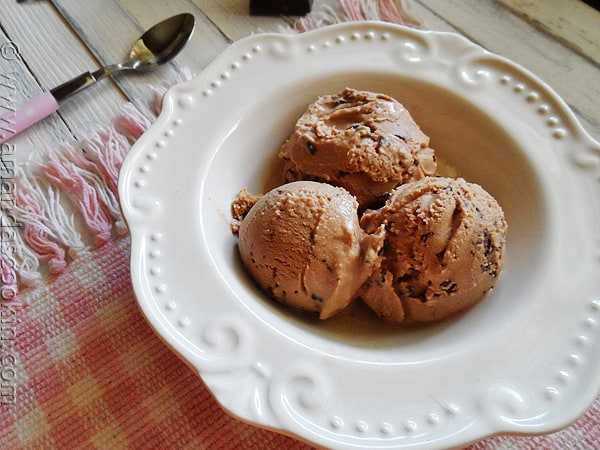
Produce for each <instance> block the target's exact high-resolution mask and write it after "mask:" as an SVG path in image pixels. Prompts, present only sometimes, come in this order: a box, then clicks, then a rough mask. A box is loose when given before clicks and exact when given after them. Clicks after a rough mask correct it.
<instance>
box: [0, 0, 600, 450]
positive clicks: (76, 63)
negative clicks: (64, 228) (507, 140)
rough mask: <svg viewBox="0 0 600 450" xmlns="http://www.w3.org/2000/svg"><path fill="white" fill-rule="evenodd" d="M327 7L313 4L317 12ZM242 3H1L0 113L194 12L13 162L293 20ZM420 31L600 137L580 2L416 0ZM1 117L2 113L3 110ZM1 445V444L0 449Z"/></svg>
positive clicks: (34, 133)
mask: <svg viewBox="0 0 600 450" xmlns="http://www.w3.org/2000/svg"><path fill="white" fill-rule="evenodd" d="M325 1H329V2H331V1H332V0H315V2H314V6H313V8H314V9H315V8H317V7H319V5H320V4H322V3H323V2H325ZM248 3H249V2H248V0H220V1H214V0H172V1H168V2H158V1H157V2H149V1H147V0H52V1H50V2H47V1H35V0H31V1H27V0H24V1H15V0H0V107H4V108H5V109H8V108H11V107H12V108H14V107H16V106H17V105H18V104H20V103H22V102H23V101H24V100H26V99H28V98H32V97H34V96H36V95H38V94H40V93H41V92H43V91H47V90H49V89H51V88H53V87H54V86H56V85H58V84H60V83H62V82H64V81H66V80H68V79H70V78H71V77H73V76H76V75H79V74H80V73H82V72H85V71H88V70H93V69H95V68H97V67H99V66H100V65H103V64H110V63H115V62H119V61H121V60H122V59H123V58H124V56H125V55H126V54H127V53H128V49H129V47H130V46H131V44H132V43H133V42H134V41H135V40H136V39H137V37H138V36H139V35H140V34H141V33H142V32H143V31H144V30H145V29H147V28H148V27H150V26H151V25H153V24H155V23H156V22H158V21H160V20H161V19H163V18H165V17H167V16H170V15H173V14H176V13H180V12H191V13H193V14H194V15H195V16H196V19H197V28H196V32H195V33H194V36H193V38H192V41H191V43H190V44H189V45H188V46H187V47H186V48H185V49H184V51H183V52H182V53H181V54H180V55H179V56H178V57H177V58H176V59H175V60H174V61H173V62H171V63H169V64H168V65H166V66H164V67H162V68H160V69H158V70H157V71H155V72H152V73H148V74H143V75H139V74H131V73H129V74H124V75H118V76H115V77H114V80H113V81H112V82H111V81H110V80H105V81H103V82H102V83H98V84H97V85H96V86H93V87H92V88H90V89H88V90H87V91H85V92H83V93H81V94H80V95H79V96H78V97H77V98H76V99H72V100H70V101H69V102H67V103H65V104H64V105H63V106H62V107H61V109H60V111H59V112H58V113H55V114H53V115H52V116H50V117H49V118H47V119H46V120H44V121H43V122H42V123H39V124H37V125H35V126H33V127H32V128H30V129H29V130H27V131H26V132H24V133H23V134H21V135H19V136H17V137H16V138H14V139H13V140H11V141H10V143H11V148H14V150H15V151H14V157H15V158H16V160H17V161H24V160H26V159H28V158H31V157H34V156H35V154H36V153H37V152H39V151H41V150H44V149H47V148H52V147H58V146H59V145H60V144H61V143H63V142H69V141H73V140H75V139H77V136H79V135H81V133H85V131H86V130H89V129H91V128H93V127H94V126H96V125H98V124H104V123H108V122H109V121H110V120H111V119H112V118H113V117H114V116H115V115H116V114H117V113H118V111H119V109H120V107H121V106H122V104H123V103H124V102H125V101H131V102H133V103H134V104H135V105H136V106H137V107H138V108H140V109H141V110H142V111H145V112H147V113H148V116H150V111H149V110H148V108H149V106H148V104H147V98H148V84H156V83H160V82H161V81H165V80H166V82H168V83H174V82H176V81H177V80H178V79H181V74H182V71H183V70H184V68H188V69H189V70H191V72H192V73H199V72H201V71H202V70H203V69H204V68H205V67H206V66H207V65H208V64H209V63H210V62H211V60H213V58H215V57H216V56H217V55H218V54H219V53H220V52H222V51H223V50H224V49H225V48H226V47H227V46H228V45H229V44H231V43H232V42H234V41H236V40H238V39H240V38H242V37H244V36H247V35H249V34H251V33H255V32H259V31H278V30H280V29H281V28H282V27H285V26H289V25H290V24H292V23H293V19H292V18H273V17H250V16H249V14H248ZM412 5H413V6H412V8H413V12H414V14H415V15H416V16H417V17H419V18H420V20H421V22H422V27H423V28H425V29H431V30H441V31H454V32H457V33H460V34H462V35H464V36H466V37H468V38H469V39H471V40H473V41H475V42H476V43H478V44H480V45H482V46H483V47H485V48H487V49H488V50H490V51H492V52H495V53H498V54H500V55H502V56H505V57H508V58H510V59H512V60H514V61H515V62H517V63H519V64H521V65H523V66H524V67H525V68H527V69H529V70H530V71H532V72H533V73H535V74H536V75H538V76H539V77H540V78H542V79H543V80H545V81H546V82H547V83H548V84H549V85H550V86H551V87H552V88H554V90H556V91H557V92H558V94H559V95H561V96H562V98H563V99H564V100H565V101H566V102H567V103H568V104H569V106H570V107H571V108H572V109H573V111H574V112H575V114H576V115H577V117H578V118H579V120H580V121H581V123H582V124H583V126H584V127H585V129H586V130H587V131H588V132H589V133H590V134H591V136H592V137H593V138H595V139H596V140H599V141H600V106H599V104H600V12H599V11H598V10H595V9H593V8H592V7H591V6H589V5H587V4H586V3H584V2H581V1H579V0H537V1H536V0H497V1H491V0H415V1H413V2H412ZM2 112H3V111H2V110H1V109H0V113H2ZM0 446H1V445H0Z"/></svg>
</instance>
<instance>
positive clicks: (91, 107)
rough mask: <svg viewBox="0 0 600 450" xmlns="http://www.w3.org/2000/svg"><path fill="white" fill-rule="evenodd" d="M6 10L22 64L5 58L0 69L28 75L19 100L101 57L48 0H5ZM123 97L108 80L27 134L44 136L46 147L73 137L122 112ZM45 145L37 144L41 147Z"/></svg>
mask: <svg viewBox="0 0 600 450" xmlns="http://www.w3.org/2000/svg"><path fill="white" fill-rule="evenodd" d="M0 8H1V10H2V16H1V19H0V23H1V26H2V29H3V30H4V32H5V33H6V37H5V39H6V41H7V42H11V43H12V44H14V45H15V46H16V47H18V49H19V60H18V63H19V64H18V66H12V67H11V65H10V64H9V61H6V60H0V70H1V71H2V73H5V72H6V71H11V70H12V71H14V72H12V73H15V74H22V75H19V76H18V87H17V99H18V103H22V102H23V101H25V100H26V99H29V98H32V97H34V96H36V95H39V94H40V93H41V92H42V91H46V90H49V89H51V88H53V87H54V86H56V85H57V84H60V83H62V82H64V81H66V80H68V79H69V78H70V77H72V76H75V75H78V74H79V73H81V72H82V71H84V70H87V69H88V68H90V67H92V68H93V67H95V66H96V62H95V60H94V59H93V58H92V56H91V55H90V54H89V52H88V51H87V49H86V48H85V47H84V46H83V45H82V44H81V41H80V40H79V39H78V38H77V36H75V35H74V34H73V33H72V32H71V31H70V30H69V27H68V26H67V25H66V24H65V23H64V21H62V19H61V18H60V17H59V16H58V15H57V14H56V11H55V10H54V8H53V7H52V5H50V4H48V3H46V2H27V3H17V2H14V1H10V0H1V1H0ZM13 63H15V62H13ZM27 74H29V76H28V75H27ZM123 100H124V99H123V96H122V95H121V94H120V93H119V92H118V91H117V90H115V89H114V87H113V86H111V84H110V83H103V85H99V86H95V87H94V88H91V89H90V90H89V91H88V92H84V93H81V94H80V95H79V96H78V98H77V99H73V101H69V102H66V103H65V104H64V105H62V107H61V109H60V111H59V113H58V114H53V115H52V116H51V117H49V118H47V119H46V120H45V121H44V122H43V123H42V124H39V125H36V126H35V127H33V129H32V130H27V131H26V134H27V135H28V136H29V135H32V136H33V135H39V140H41V142H43V143H44V146H47V145H53V142H59V141H62V140H68V139H70V138H71V130H86V129H89V128H90V127H92V126H94V125H95V124H97V123H99V122H104V123H106V122H108V121H109V120H110V119H111V118H112V117H114V116H115V115H116V113H117V111H118V107H119V105H120V104H121V103H122V102H123ZM21 140H23V142H24V143H23V145H21V150H22V151H21V152H20V153H21V154H24V153H30V151H26V148H27V147H28V145H25V142H27V138H21ZM35 140H36V139H34V141H35ZM31 143H32V144H33V142H31ZM40 146H41V145H40V144H38V145H36V147H38V148H39V147H40ZM31 151H33V150H31Z"/></svg>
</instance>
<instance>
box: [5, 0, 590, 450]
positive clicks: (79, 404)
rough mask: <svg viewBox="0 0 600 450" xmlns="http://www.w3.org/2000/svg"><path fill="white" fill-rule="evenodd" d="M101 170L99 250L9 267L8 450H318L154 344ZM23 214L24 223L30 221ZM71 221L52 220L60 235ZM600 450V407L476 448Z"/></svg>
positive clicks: (53, 254)
mask: <svg viewBox="0 0 600 450" xmlns="http://www.w3.org/2000/svg"><path fill="white" fill-rule="evenodd" d="M388 3H389V2H388ZM130 119H131V117H130ZM125 122H126V124H128V125H127V126H125V127H123V126H122V127H121V128H120V129H116V128H113V129H112V131H111V133H113V134H112V135H110V133H109V135H110V136H109V137H108V138H106V136H105V138H104V139H98V140H96V141H93V142H96V145H97V146H100V147H101V148H100V149H96V150H99V151H100V152H103V153H102V155H104V156H106V157H109V156H111V155H112V159H113V160H115V159H117V160H118V158H117V157H116V156H115V152H114V148H113V147H115V145H114V144H115V142H118V143H120V144H119V145H120V148H121V150H122V149H123V147H125V148H126V147H127V145H125V144H124V143H125V142H127V143H131V141H132V140H134V139H135V137H136V136H139V134H140V133H141V132H142V131H143V130H144V128H145V127H146V126H147V125H148V123H144V121H143V120H141V119H140V120H138V121H137V122H136V120H129V121H125ZM125 135H127V138H126V137H124V136H125ZM119 136H120V137H121V139H120V140H119V139H118V138H119ZM115 139H117V140H116V141H115ZM88 145H90V144H89V143H88ZM88 163H89V161H88ZM107 164H108V163H107ZM115 164H117V165H118V161H117V162H116V163H115ZM68 167H71V166H68ZM71 168H72V167H71ZM46 169H48V168H47V167H46ZM55 169H56V168H55ZM96 169H97V177H98V178H103V180H104V183H103V184H102V185H103V186H104V188H105V189H106V191H105V193H104V195H96V194H94V195H92V193H93V192H96V193H97V190H94V191H85V190H83V191H82V190H79V191H73V192H71V196H70V198H71V201H73V202H74V204H75V205H76V206H77V205H79V208H80V209H82V210H83V211H84V212H83V213H82V215H83V216H85V215H88V216H89V217H87V220H88V221H89V225H90V226H91V227H92V228H93V226H96V228H94V230H95V231H94V233H95V234H94V236H95V238H96V239H95V240H94V239H93V240H94V246H93V248H92V249H86V248H83V247H81V248H80V247H78V246H77V245H76V244H77V243H78V242H80V241H79V240H78V239H77V236H75V237H74V236H71V237H68V236H66V237H65V236H62V238H61V236H57V234H58V233H57V232H56V230H54V231H53V229H52V227H50V226H49V227H48V228H44V227H43V226H42V225H43V223H38V224H37V225H38V226H37V228H35V227H33V230H30V234H31V236H29V237H28V238H27V242H29V241H31V243H32V244H31V246H33V247H35V248H36V249H37V250H36V251H35V252H33V253H35V256H36V257H38V258H39V260H40V261H41V262H42V266H43V267H46V266H47V267H46V268H47V269H49V270H50V272H51V274H50V275H48V276H47V277H46V278H44V279H43V280H42V281H38V282H37V284H36V285H35V286H34V287H29V288H27V284H28V283H29V284H32V282H31V281H32V280H31V279H30V280H29V281H27V280H26V278H27V276H29V277H30V278H31V273H32V272H35V270H34V269H35V267H34V268H33V269H32V268H31V267H26V266H27V262H28V261H29V262H30V263H31V261H30V259H31V255H30V254H29V253H27V252H26V251H25V250H24V249H19V248H14V249H12V251H13V253H11V254H10V255H8V254H7V253H6V252H5V253H4V256H5V260H4V262H3V267H4V268H7V266H5V265H4V263H6V262H7V261H8V260H7V258H8V257H9V256H10V257H13V256H14V257H15V258H16V259H17V260H19V261H20V263H21V268H24V269H23V270H22V273H21V274H20V275H19V273H17V274H16V276H17V277H19V281H21V282H24V281H25V283H21V284H24V285H25V286H24V287H23V286H22V287H21V292H20V293H19V294H17V295H14V296H13V295H12V293H13V290H16V287H17V284H16V283H12V282H11V279H10V277H11V276H14V274H12V275H11V272H10V271H9V270H8V271H3V278H2V279H3V285H2V291H1V293H2V298H1V300H0V325H1V326H0V448H2V449H20V448H24V449H25V448H27V449H46V448H48V449H50V448H61V449H63V448H64V449H66V448H68V449H77V448H82V449H84V448H101V449H118V448H144V449H146V448H157V449H184V448H189V449H240V448H245V449H265V450H266V449H274V450H275V449H277V450H279V449H283V448H286V449H309V448H312V447H311V446H309V445H307V444H305V443H302V442H300V441H298V440H295V439H293V438H290V437H286V436H283V435H281V434H278V433H275V432H272V431H267V430H263V429H259V428H257V427H254V426H252V425H249V424H246V423H243V422H241V421H239V420H237V419H235V418H232V417H230V416H229V415H227V414H226V413H225V412H224V411H223V410H222V409H221V407H220V406H219V405H218V404H217V402H216V401H215V400H214V398H213V397H212V395H211V394H210V392H209V391H208V390H207V388H206V387H205V386H204V385H203V383H202V381H201V380H200V378H199V376H198V374H197V373H195V372H194V371H193V370H192V369H191V368H189V367H188V366H187V365H186V364H185V363H183V362H182V361H181V360H180V359H178V357H176V356H175V355H174V354H173V353H172V352H171V351H170V350H169V349H168V347H167V346H166V345H165V344H164V343H163V342H162V341H161V340H160V339H159V338H158V337H157V336H156V335H155V334H154V332H153V331H152V329H151V328H150V327H149V325H148V324H147V322H146V321H145V319H144V318H143V316H142V315H141V312H140V310H139V308H138V305H137V303H136V300H135V297H134V294H133V292H132V287H131V282H130V277H129V275H130V274H129V250H130V242H129V238H128V237H127V235H126V234H123V233H122V230H123V229H122V223H121V224H119V219H120V218H119V214H118V211H114V208H112V209H111V208H110V198H108V197H110V195H107V194H106V193H107V192H112V194H113V195H115V194H116V192H115V185H114V182H115V176H116V174H115V173H112V175H111V170H109V169H110V167H107V166H106V165H104V166H102V167H100V166H97V167H96ZM113 169H114V167H113ZM87 170H92V168H90V167H88V168H87ZM112 172H114V170H113V171H112ZM74 173H75V172H74ZM76 173H79V172H76ZM79 174H80V175H81V173H79ZM67 175H68V174H67ZM82 177H83V178H85V176H83V175H82ZM87 179H88V180H91V179H92V178H89V177H88V178H87ZM111 180H112V182H111ZM53 186H54V187H55V189H57V190H60V189H63V190H64V189H67V190H68V187H69V186H66V185H65V186H63V185H61V184H60V183H56V184H54V185H53ZM96 187H97V186H96ZM34 197H35V196H34ZM34 200H35V199H34ZM38 200H39V199H38ZM23 201H25V202H27V201H29V202H30V203H29V204H30V205H38V206H39V205H40V202H39V201H38V202H35V201H33V200H32V199H31V198H29V200H27V198H25V197H24V200H23ZM42 203H43V202H42ZM42 206H43V205H42ZM46 206H48V205H46ZM113 206H114V205H113ZM86 208H87V209H86ZM34 209H35V208H34ZM41 209H42V211H41V212H44V211H43V210H44V208H41ZM46 209H47V208H46ZM111 211H112V212H111ZM38 212H39V211H38ZM91 212H95V214H91ZM21 213H22V215H21V217H25V218H26V217H28V216H27V215H26V214H25V215H23V214H24V212H23V211H21ZM45 213H46V214H48V211H45ZM101 213H102V214H101ZM9 219H11V217H9V216H8V215H6V214H5V215H4V216H3V233H5V231H6V234H3V242H4V237H6V238H7V239H6V240H9V239H8V238H11V237H12V235H11V234H9V233H8V227H7V229H6V230H5V229H4V225H8V224H9ZM63 221H64V218H63V219H60V218H58V219H57V218H56V217H52V222H53V223H55V224H56V223H58V224H59V225H60V223H63ZM84 221H86V220H85V219H84ZM103 221H104V222H103ZM102 224H104V225H106V224H108V225H110V228H109V229H108V235H106V233H104V234H103V231H102V230H104V231H106V227H104V228H103V227H102V226H101V225H102ZM119 230H121V231H119ZM36 233H37V234H36ZM20 239H21V238H16V237H15V241H14V245H15V246H18V245H24V242H22V241H21V240H20ZM82 239H83V238H82ZM25 244H26V243H25ZM53 245H54V247H53ZM3 249H4V250H6V249H5V248H4V247H3ZM44 252H45V253H44ZM61 252H62V253H61ZM30 253H31V252H30ZM28 258H29V259H28ZM30 265H31V264H30ZM9 268H10V267H9ZM17 272H18V271H17ZM598 448H600V400H596V402H595V403H594V404H593V406H592V407H591V409H589V410H588V411H587V413H586V414H585V415H584V416H583V417H582V418H581V419H580V420H578V421H577V422H576V423H575V424H573V425H572V426H570V427H569V428H567V429H565V430H562V431H560V432H557V433H553V434H549V435H545V436H535V437H518V436H499V437H493V438H489V439H486V440H483V441H481V442H478V443H475V444H472V445H471V446H469V447H468V449H469V450H475V449H556V450H562V449H598Z"/></svg>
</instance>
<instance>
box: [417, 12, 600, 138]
mask: <svg viewBox="0 0 600 450" xmlns="http://www.w3.org/2000/svg"><path fill="white" fill-rule="evenodd" d="M418 2H419V3H420V4H421V5H423V6H425V7H426V8H427V9H429V10H430V11H431V12H433V13H435V14H436V15H438V16H439V17H440V18H443V19H444V20H446V21H447V22H448V23H451V24H452V26H454V27H456V29H457V30H459V31H460V32H461V33H462V34H464V35H465V36H466V37H468V38H470V39H472V40H473V41H475V42H477V43H479V44H480V45H482V46H483V47H485V48H487V49H489V50H490V51H492V52H495V53H497V54H499V55H502V56H505V57H507V58H509V59H511V60H513V61H515V62H517V63H518V64H520V65H522V66H523V67H525V68H527V69H529V70H530V71H532V72H533V73H535V74H536V75H537V76H539V77H540V78H541V79H542V80H544V81H545V82H546V83H548V84H549V85H550V86H551V87H552V88H553V89H554V90H555V91H556V92H557V93H558V94H559V95H560V96H561V97H562V98H563V99H564V100H565V101H566V102H567V103H568V104H569V105H570V106H571V108H572V109H573V110H574V112H575V113H576V115H577V116H578V117H579V119H580V120H581V122H582V124H583V125H584V126H585V127H586V129H587V130H588V132H589V133H590V134H591V135H592V136H593V137H595V138H596V139H599V140H600V108H598V99H600V83H599V80H600V68H599V67H598V65H597V64H594V63H592V62H591V61H590V60H589V59H588V58H587V57H584V56H582V55H580V54H578V53H576V52H575V51H573V50H572V49H570V48H568V47H566V46H564V45H562V44H561V43H560V42H558V41H556V40H555V39H552V37H551V36H549V35H548V33H546V32H545V31H543V30H539V29H537V28H536V27H535V26H533V25H532V24H531V23H529V22H526V21H524V20H523V19H521V18H520V17H517V16H515V15H514V14H513V13H512V12H511V11H509V10H507V9H506V8H504V7H503V6H502V5H500V4H499V3H496V2H492V1H489V0H486V1H480V0H446V1H443V2H442V1H438V0H418ZM598 26H600V23H599V24H598ZM515 43H518V44H517V45H515Z"/></svg>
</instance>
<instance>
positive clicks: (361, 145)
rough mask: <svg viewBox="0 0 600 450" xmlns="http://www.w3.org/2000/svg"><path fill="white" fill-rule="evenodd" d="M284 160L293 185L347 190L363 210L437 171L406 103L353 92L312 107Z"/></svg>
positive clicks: (289, 143)
mask: <svg viewBox="0 0 600 450" xmlns="http://www.w3.org/2000/svg"><path fill="white" fill-rule="evenodd" d="M279 156H280V158H282V159H283V161H284V163H285V166H284V170H285V176H286V179H287V180H288V181H294V180H316V181H323V182H328V183H331V184H334V185H337V186H342V187H344V188H346V189H347V190H348V191H349V192H350V193H351V194H352V195H354V196H356V198H357V200H358V202H359V203H360V205H361V207H367V206H371V207H372V206H373V205H375V204H376V203H377V202H380V203H383V200H385V198H386V196H387V194H388V192H389V191H391V190H392V189H393V188H395V187H396V186H398V185H400V184H402V183H406V182H409V181H414V180H418V179H420V178H423V177H424V176H428V175H434V174H435V171H436V160H435V155H434V151H433V150H432V149H431V148H429V138H428V137H427V136H426V135H425V134H424V133H423V132H422V131H421V129H420V128H419V126H418V125H417V124H416V123H415V122H414V120H413V119H412V117H411V115H410V114H409V112H408V111H407V110H406V108H404V106H402V104H400V103H399V102H398V101H396V100H394V99H393V98H391V97H388V96H387V95H384V94H377V93H372V92H367V91H357V90H354V89H349V88H346V89H344V90H343V91H342V92H340V93H339V94H336V95H325V96H322V97H319V98H318V99H317V100H316V102H314V103H313V104H311V105H310V106H309V107H308V109H307V110H306V112H305V113H304V114H303V115H302V116H301V117H300V119H299V120H298V122H297V123H296V126H295V129H294V131H293V133H292V135H291V136H290V137H289V138H288V139H287V141H286V142H285V143H284V144H283V145H282V146H281V149H280V151H279Z"/></svg>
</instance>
